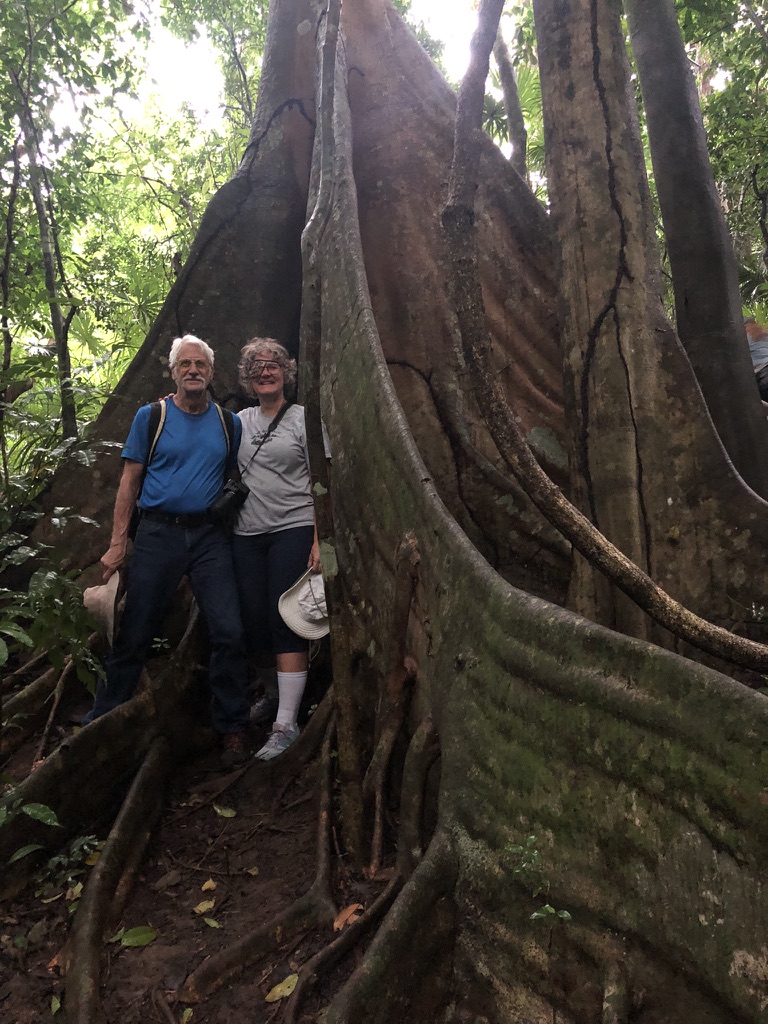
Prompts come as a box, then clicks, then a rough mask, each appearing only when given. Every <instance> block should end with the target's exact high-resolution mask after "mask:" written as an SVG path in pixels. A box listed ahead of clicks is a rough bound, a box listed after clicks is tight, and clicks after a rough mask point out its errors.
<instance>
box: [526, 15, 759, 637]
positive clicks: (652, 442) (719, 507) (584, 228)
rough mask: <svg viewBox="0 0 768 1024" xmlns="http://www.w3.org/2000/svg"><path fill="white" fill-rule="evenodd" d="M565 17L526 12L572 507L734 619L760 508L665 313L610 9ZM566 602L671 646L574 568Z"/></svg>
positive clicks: (621, 600) (601, 583)
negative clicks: (539, 108)
mask: <svg viewBox="0 0 768 1024" xmlns="http://www.w3.org/2000/svg"><path fill="white" fill-rule="evenodd" d="M569 10H571V12H572V16H571V18H570V19H566V18H564V17H563V16H562V9H561V6H560V4H559V3H555V2H551V0H540V2H538V3H537V4H536V5H535V13H536V25H537V37H538V45H539V59H540V65H541V73H542V99H543V106H544V117H545V130H546V144H547V167H548V180H549V186H550V201H551V206H552V217H553V221H554V226H555V230H556V233H557V236H558V239H559V241H560V252H561V261H562V293H563V300H564V308H565V318H564V330H563V340H564V360H565V374H566V405H567V410H568V422H569V425H570V428H571V431H572V438H571V459H572V486H571V492H572V496H573V499H574V501H575V503H576V504H577V505H578V506H579V507H580V508H581V509H582V511H583V512H584V513H585V514H586V515H587V516H588V517H589V518H590V519H591V520H592V522H593V523H594V524H595V525H596V526H597V527H598V529H600V530H601V532H602V533H603V534H604V535H605V536H606V537H608V538H609V539H610V540H611V541H613V543H614V544H615V545H616V546H617V547H618V548H620V550H621V551H623V552H624V553H625V554H626V555H628V556H629V557H630V558H631V559H632V560H633V561H634V562H635V563H636V564H637V565H638V566H640V567H641V568H642V569H644V570H645V571H646V572H647V573H648V574H649V575H650V576H651V577H652V578H653V579H654V580H656V581H657V582H658V583H659V584H660V585H661V586H662V587H664V589H665V590H667V591H668V592H669V593H671V594H672V595H673V596H674V597H676V598H677V599H678V600H680V601H681V602H682V603H683V604H685V605H686V606H688V607H689V608H692V609H693V610H695V611H697V612H699V613H700V614H703V615H704V616H705V617H707V618H710V619H714V620H715V621H717V622H720V623H728V622H729V611H728V606H729V603H730V600H731V599H734V598H735V599H736V600H737V601H739V602H741V600H743V598H741V599H740V598H737V597H736V594H737V592H738V590H739V589H740V584H739V579H740V578H741V577H742V573H743V567H742V563H741V561H740V555H737V551H738V552H740V551H741V545H742V543H743V542H745V541H746V540H747V538H754V536H755V533H754V531H755V530H758V531H759V532H762V531H763V530H764V528H765V527H764V525H763V524H764V523H765V504H764V502H763V501H762V500H761V499H759V498H758V497H757V496H756V495H755V494H754V493H753V492H752V491H750V490H749V489H748V488H747V487H746V486H744V484H743V483H742V481H741V479H740V478H739V477H738V476H737V475H736V473H735V472H734V470H733V468H732V465H731V463H730V462H729V460H728V458H727V456H726V455H725V452H724V451H723V449H722V445H721V443H720V441H719V439H718V437H717V435H716V434H715V433H714V432H713V429H712V424H711V421H710V419H709V416H708V413H707V410H706V408H705V405H704V401H703V398H702V395H701V392H700V390H699V388H698V386H697V384H696V380H695V378H694V375H693V372H692V370H691V367H690V364H689V362H688V360H687V358H686V356H685V353H684V352H683V349H682V347H681V345H680V343H679V341H678V339H677V338H676V336H675V334H674V331H673V330H672V328H671V327H670V325H669V324H668V323H667V322H666V320H665V318H664V314H663V311H662V308H661V303H660V299H659V292H660V289H659V284H658V255H657V252H656V247H655V244H654V235H653V219H652V213H651V204H650V198H649V193H648V188H647V183H646V181H645V178H644V174H643V161H642V151H641V147H640V142H639V133H638V128H637V117H636V111H635V109H634V106H633V103H632V99H631V89H630V81H629V68H628V63H627V60H626V55H625V49H624V44H623V36H622V32H621V25H620V18H619V11H618V9H617V8H616V7H615V6H614V5H613V4H611V3H605V2H600V3H597V4H591V3H589V2H587V0H579V3H577V6H576V7H573V5H571V7H570V8H569ZM724 386H725V385H724ZM683 396H685V398H683ZM704 507H706V508H707V514H706V516H703V515H702V514H701V512H702V509H703V508H704ZM737 524H738V525H737ZM737 536H738V538H739V539H738V540H736V537H737ZM729 538H733V540H735V544H736V546H735V547H734V546H732V544H733V541H732V540H731V539H729ZM749 543H751V540H750V541H749ZM715 567H716V568H715ZM571 603H572V606H573V607H574V608H576V609H577V610H579V611H581V612H582V613H583V614H585V615H587V616H588V617H589V618H592V619H594V620H595V621H599V622H603V623H604V624H606V625H608V626H611V627H612V628H616V629H619V630H620V631H622V632H626V633H628V634H630V635H635V636H640V637H646V638H650V637H653V638H654V639H657V640H663V641H664V642H667V641H666V640H665V638H664V637H663V636H662V635H660V634H659V632H658V630H653V629H652V628H651V627H650V625H649V623H648V622H647V620H646V619H645V617H644V616H643V615H642V614H641V613H640V612H639V611H638V609H637V608H636V606H635V605H634V604H632V603H630V602H628V601H627V599H626V598H625V597H624V596H623V595H622V594H618V593H617V592H616V591H615V590H614V589H613V588H612V587H611V586H610V585H609V584H608V583H607V582H606V581H605V580H604V578H602V577H600V576H598V575H596V574H595V572H594V571H593V569H592V568H591V566H590V565H589V564H587V563H586V562H585V561H584V560H583V559H580V558H577V559H576V561H575V566H574V574H573V577H572V584H571ZM731 621H732V620H731Z"/></svg>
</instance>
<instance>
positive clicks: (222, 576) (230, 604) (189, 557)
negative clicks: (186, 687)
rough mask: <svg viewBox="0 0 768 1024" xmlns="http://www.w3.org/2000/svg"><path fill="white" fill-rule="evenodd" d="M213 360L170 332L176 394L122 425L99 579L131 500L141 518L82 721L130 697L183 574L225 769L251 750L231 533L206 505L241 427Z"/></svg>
mask: <svg viewBox="0 0 768 1024" xmlns="http://www.w3.org/2000/svg"><path fill="white" fill-rule="evenodd" d="M213 362H214V354H213V350H212V349H211V348H210V346H209V345H207V344H206V343H205V342H204V341H200V339H199V338H196V337H194V335H191V334H187V335H185V336H184V337H183V338H177V339H176V340H175V341H174V343H173V345H172V346H171V353H170V357H169V367H170V370H171V376H172V378H173V381H174V383H175V385H176V393H175V394H174V395H172V396H171V397H170V398H169V399H166V400H165V402H164V407H165V417H164V419H161V420H160V422H159V423H158V424H157V427H156V428H155V429H153V428H152V427H151V426H150V417H151V411H152V407H151V406H149V405H145V406H142V408H141V409H139V411H138V412H137V414H136V417H135V418H134V421H133V424H132V426H131V430H130V433H129V434H128V440H127V441H126V444H125V447H124V449H123V459H124V466H123V474H122V478H121V480H120V486H119V487H118V491H117V498H116V500H115V512H114V525H113V528H112V541H111V543H110V546H109V550H108V551H107V553H106V554H105V555H104V557H103V558H102V559H101V563H102V565H103V566H104V580H105V581H106V580H108V579H109V578H110V576H112V574H113V573H114V572H116V571H117V569H119V568H120V566H121V565H122V563H123V561H124V560H125V556H126V550H127V546H128V531H129V526H130V522H131V516H132V514H133V511H134V509H135V507H136V502H137V499H138V506H139V516H140V518H139V525H138V530H137V533H136V537H135V541H134V550H133V556H132V558H131V565H130V572H129V574H128V587H127V592H126V603H125V610H124V612H123V616H122V619H121V622H120V627H119V629H118V632H117V636H116V637H115V643H114V647H113V649H112V653H111V655H110V657H109V658H108V659H107V663H106V679H105V680H104V681H102V682H100V683H99V685H98V688H97V690H96V698H95V700H94V704H93V708H92V709H91V711H90V712H89V713H88V715H87V716H86V722H91V721H93V720H94V719H95V718H98V717H100V716H101V715H103V714H106V712H107V711H111V710H112V709H113V708H115V707H117V706H118V705H119V704H122V703H124V702H125V701H127V700H128V699H129V698H130V697H132V696H133V693H134V691H135V689H136V684H137V682H138V679H139V675H140V674H141V670H142V667H143V665H144V662H145V661H146V659H147V656H148V653H149V649H150V645H151V643H152V640H153V638H154V637H155V635H156V633H157V627H158V624H159V623H160V622H161V621H162V619H163V616H164V615H165V612H166V610H167V608H168V605H169V604H170V601H171V598H172V597H173V595H174V593H175V591H176V588H177V587H178V585H179V582H180V580H181V578H182V577H183V576H185V575H186V576H188V577H189V581H190V584H191V587H192V592H193V593H194V595H195V598H196V600H197V602H198V604H199V605H200V608H201V609H202V611H203V614H204V615H205V618H206V621H207V624H208V635H209V639H210V647H211V656H210V664H209V669H208V681H209V685H210V689H211V694H212V697H213V707H212V717H213V725H214V728H215V729H216V730H217V732H219V733H221V734H222V736H223V753H222V765H223V767H225V768H229V767H234V765H236V764H239V763H242V762H243V761H244V760H245V759H246V758H247V756H248V752H249V751H248V742H247V733H246V727H247V724H248V708H249V702H248V698H247V680H246V661H245V652H244V644H243V633H242V625H241V622H240V607H239V604H238V598H237V589H236V586H235V579H234V573H233V568H232V551H231V544H230V539H229V537H228V535H227V533H226V531H225V530H224V529H223V527H222V526H221V525H219V524H218V523H217V522H215V521H214V520H213V519H212V517H211V516H210V515H209V513H208V511H207V510H208V508H209V506H210V505H211V504H212V503H213V502H214V500H215V499H216V497H217V495H218V494H219V493H220V492H221V489H222V484H223V482H224V478H225V476H226V473H227V469H228V467H232V466H235V465H236V456H237V448H238V445H239V443H240V435H241V431H242V428H241V425H240V421H239V420H238V418H237V417H234V418H233V417H231V416H230V417H228V418H227V419H225V417H224V415H223V412H222V410H221V409H220V408H219V407H218V406H216V405H215V404H214V403H213V402H210V401H209V400H208V385H209V384H210V382H211V378H212V377H213ZM230 431H231V437H230ZM150 432H152V433H153V437H152V438H150V436H149V434H150Z"/></svg>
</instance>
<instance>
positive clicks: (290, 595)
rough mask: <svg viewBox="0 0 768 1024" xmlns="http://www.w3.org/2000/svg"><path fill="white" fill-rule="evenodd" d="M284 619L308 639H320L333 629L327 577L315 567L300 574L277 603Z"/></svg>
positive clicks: (299, 634) (287, 624)
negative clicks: (327, 598) (326, 588)
mask: <svg viewBox="0 0 768 1024" xmlns="http://www.w3.org/2000/svg"><path fill="white" fill-rule="evenodd" d="M277 608H278V611H279V612H280V615H281V616H282V619H283V622H284V623H285V624H286V626H288V627H289V628H290V629H292V630H293V632H294V633H296V634H297V635H298V636H303V637H304V639H305V640H319V639H320V637H321V636H325V635H326V634H327V633H329V632H330V628H331V627H330V625H329V623H328V606H327V604H326V603H325V587H324V586H323V577H322V575H321V574H320V573H319V572H312V570H311V569H307V571H306V572H305V573H304V574H303V575H301V576H299V578H298V579H297V580H296V582H295V583H294V584H293V586H292V587H289V588H288V590H286V592H285V593H284V594H283V595H282V596H281V597H280V600H279V601H278V603H277Z"/></svg>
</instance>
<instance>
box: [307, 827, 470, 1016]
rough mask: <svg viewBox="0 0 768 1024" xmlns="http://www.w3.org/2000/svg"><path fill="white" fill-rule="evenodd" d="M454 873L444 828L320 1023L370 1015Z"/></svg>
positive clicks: (446, 890) (454, 877) (447, 887)
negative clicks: (409, 944) (363, 957)
mask: <svg viewBox="0 0 768 1024" xmlns="http://www.w3.org/2000/svg"><path fill="white" fill-rule="evenodd" d="M456 871H457V865H456V857H455V854H454V851H453V848H452V846H451V842H450V840H449V838H448V836H447V835H446V833H445V832H442V831H438V832H436V833H435V836H434V838H433V839H432V842H431V843H430V845H429V849H428V850H427V853H426V855H425V857H424V859H423V860H422V862H421V863H420V864H419V866H418V868H417V869H416V871H415V872H414V873H413V875H411V877H410V879H409V880H408V882H407V883H406V885H405V887H404V888H403V890H402V891H401V892H400V894H399V895H398V897H397V899H396V900H395V902H394V905H393V906H392V909H391V910H390V911H389V913H388V914H387V916H386V918H385V919H384V921H383V923H382V925H381V927H380V928H379V930H378V931H377V932H376V935H375V936H374V939H373V942H372V943H371V945H370V947H369V949H368V952H367V953H366V955H365V959H364V960H363V962H362V964H361V965H360V966H359V967H358V968H357V970H356V971H355V972H354V974H353V975H352V977H351V978H350V979H349V981H348V982H347V984H346V985H345V986H344V988H343V989H342V990H341V992H340V993H339V994H338V995H337V996H336V998H335V999H334V1000H333V1002H332V1003H331V1005H330V1006H329V1008H328V1010H327V1011H326V1013H325V1017H324V1024H359V1022H360V1021H363V1020H369V1019H373V1018H374V1017H375V1015H374V1014H372V1013H371V1007H372V1006H373V1005H374V1004H375V1003H376V1001H377V999H379V997H380V995H381V993H382V992H385V991H386V987H387V982H388V981H389V980H390V976H391V974H392V973H393V972H394V971H396V970H397V965H398V963H399V962H400V958H401V956H402V951H403V949H404V948H407V944H408V943H409V942H410V941H412V938H413V936H414V935H415V934H417V933H418V930H419V926H420V925H421V924H422V923H423V921H424V920H425V918H426V917H427V916H428V913H429V911H430V910H431V908H432V907H433V906H434V904H435V903H436V902H437V900H438V899H439V898H440V897H441V896H444V895H446V894H448V893H450V892H451V891H452V889H453V886H454V884H455V880H456Z"/></svg>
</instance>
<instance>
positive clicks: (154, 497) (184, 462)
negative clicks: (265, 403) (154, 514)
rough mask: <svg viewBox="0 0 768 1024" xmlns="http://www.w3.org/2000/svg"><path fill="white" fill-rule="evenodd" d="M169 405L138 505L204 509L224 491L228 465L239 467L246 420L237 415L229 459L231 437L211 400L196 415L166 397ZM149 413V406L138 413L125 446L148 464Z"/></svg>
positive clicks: (129, 455)
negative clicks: (238, 453)
mask: <svg viewBox="0 0 768 1024" xmlns="http://www.w3.org/2000/svg"><path fill="white" fill-rule="evenodd" d="M165 407H166V418H165V424H164V425H163V429H162V432H161V434H160V438H159V440H158V442H157V447H156V448H155V454H154V455H153V456H152V461H151V462H150V464H149V467H148V469H147V475H146V477H145V479H144V486H143V488H142V491H141V496H140V498H139V507H140V508H144V509H162V511H163V512H171V513H175V514H178V515H193V514H195V513H200V512H204V511H205V510H206V509H207V508H208V506H209V505H210V504H211V503H212V502H213V501H214V499H215V498H216V497H217V495H218V494H219V493H220V491H221V488H222V486H223V484H224V471H225V469H228V468H230V467H231V466H236V465H237V449H238V447H239V445H240V438H241V436H242V432H243V428H242V424H241V423H240V420H239V419H238V417H237V416H235V418H234V421H235V434H234V440H233V445H232V451H231V452H230V455H229V458H227V439H226V435H225V433H224V428H223V426H222V424H221V420H220V419H219V414H218V412H217V411H216V408H215V406H214V404H213V403H212V402H210V403H209V404H208V409H207V410H206V411H205V412H204V413H199V414H197V415H194V414H192V413H188V412H184V411H183V410H181V409H179V408H177V407H176V405H175V403H174V401H173V399H171V398H168V399H166V402H165ZM149 413H150V406H148V405H143V406H142V407H141V408H140V409H139V411H138V412H137V413H136V416H135V417H134V420H133V423H132V424H131V429H130V432H129V434H128V440H127V441H126V442H125V447H124V448H123V458H124V459H132V460H133V461H134V462H141V463H143V464H144V465H146V462H147V455H148V452H149V438H148V436H147V431H148V429H149Z"/></svg>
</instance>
